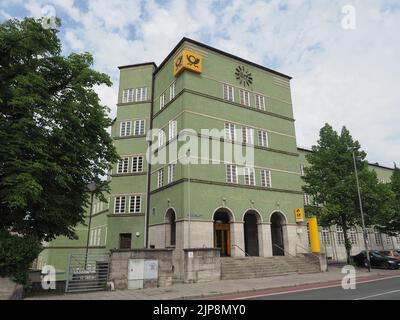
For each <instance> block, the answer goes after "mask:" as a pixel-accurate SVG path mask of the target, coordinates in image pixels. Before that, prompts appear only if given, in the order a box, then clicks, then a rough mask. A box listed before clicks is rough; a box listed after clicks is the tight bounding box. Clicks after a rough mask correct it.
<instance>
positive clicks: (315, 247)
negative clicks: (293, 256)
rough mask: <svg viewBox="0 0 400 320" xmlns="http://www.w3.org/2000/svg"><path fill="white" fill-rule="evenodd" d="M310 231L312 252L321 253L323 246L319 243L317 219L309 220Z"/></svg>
mask: <svg viewBox="0 0 400 320" xmlns="http://www.w3.org/2000/svg"><path fill="white" fill-rule="evenodd" d="M308 229H309V232H310V242H311V252H313V253H320V252H321V246H320V243H319V233H318V222H317V218H315V217H313V218H309V219H308Z"/></svg>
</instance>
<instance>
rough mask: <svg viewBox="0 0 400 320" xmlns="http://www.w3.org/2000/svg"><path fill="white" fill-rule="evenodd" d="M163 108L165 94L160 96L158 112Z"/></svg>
mask: <svg viewBox="0 0 400 320" xmlns="http://www.w3.org/2000/svg"><path fill="white" fill-rule="evenodd" d="M164 107H165V92H164V93H163V94H162V95H161V96H160V110H161V109H162V108H164Z"/></svg>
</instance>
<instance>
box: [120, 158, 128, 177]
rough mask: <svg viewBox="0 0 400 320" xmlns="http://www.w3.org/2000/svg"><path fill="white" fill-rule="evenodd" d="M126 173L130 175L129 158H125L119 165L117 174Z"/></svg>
mask: <svg viewBox="0 0 400 320" xmlns="http://www.w3.org/2000/svg"><path fill="white" fill-rule="evenodd" d="M124 173H129V157H124V158H122V160H118V163H117V174H124Z"/></svg>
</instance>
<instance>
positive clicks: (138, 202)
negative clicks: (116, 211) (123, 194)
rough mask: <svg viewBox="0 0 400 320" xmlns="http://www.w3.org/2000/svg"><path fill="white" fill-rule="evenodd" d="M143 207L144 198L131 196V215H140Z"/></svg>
mask: <svg viewBox="0 0 400 320" xmlns="http://www.w3.org/2000/svg"><path fill="white" fill-rule="evenodd" d="M141 206H142V197H141V196H140V195H132V196H129V213H140V211H141ZM132 207H133V210H132Z"/></svg>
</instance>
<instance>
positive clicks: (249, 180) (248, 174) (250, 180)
mask: <svg viewBox="0 0 400 320" xmlns="http://www.w3.org/2000/svg"><path fill="white" fill-rule="evenodd" d="M244 183H245V184H246V185H248V186H254V185H255V184H256V182H255V179H254V168H249V167H246V168H244Z"/></svg>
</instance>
